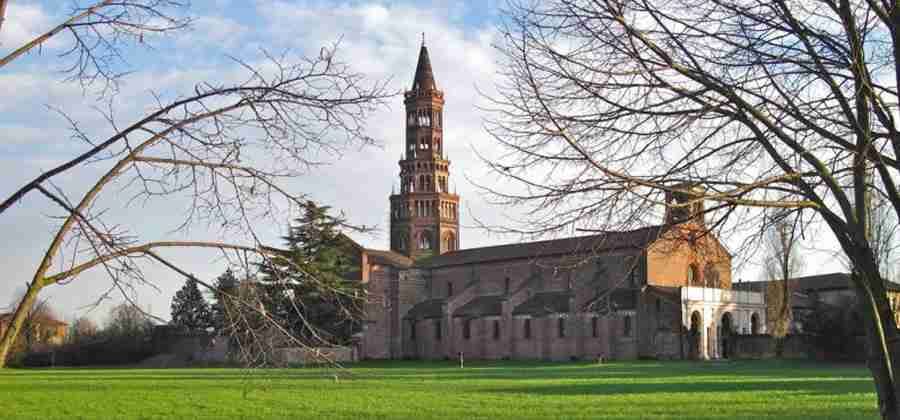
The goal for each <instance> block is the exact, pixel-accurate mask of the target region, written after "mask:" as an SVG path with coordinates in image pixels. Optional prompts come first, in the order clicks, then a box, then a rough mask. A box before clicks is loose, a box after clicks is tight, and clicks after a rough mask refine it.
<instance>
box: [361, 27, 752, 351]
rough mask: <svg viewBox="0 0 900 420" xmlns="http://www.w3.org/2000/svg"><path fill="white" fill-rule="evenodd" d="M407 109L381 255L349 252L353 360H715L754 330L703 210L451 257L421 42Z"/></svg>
mask: <svg viewBox="0 0 900 420" xmlns="http://www.w3.org/2000/svg"><path fill="white" fill-rule="evenodd" d="M404 105H405V107H406V117H405V119H406V121H405V127H406V137H405V147H404V152H403V153H404V154H403V159H402V160H401V161H400V162H399V164H400V185H401V187H400V190H399V193H397V194H394V195H391V196H390V214H391V216H390V220H391V222H390V250H375V249H366V248H362V247H359V248H358V249H359V251H360V261H361V264H362V267H361V268H362V270H361V278H360V280H361V281H363V282H364V283H366V286H367V289H368V292H369V302H368V303H367V305H366V316H365V321H364V326H363V330H362V332H361V333H360V334H358V336H357V338H358V352H359V355H360V357H361V358H364V359H400V358H420V359H444V358H456V357H458V356H459V355H460V354H462V355H463V357H465V358H466V359H506V358H509V359H544V360H570V359H594V358H598V357H602V358H610V359H635V358H638V357H657V358H718V357H727V356H728V351H729V347H728V340H729V337H731V336H733V335H735V334H752V333H761V332H763V331H762V330H763V329H764V328H765V319H764V317H765V313H766V312H765V306H764V302H763V297H762V295H761V294H760V293H753V292H750V291H738V290H732V289H731V255H730V254H729V253H728V251H727V250H726V249H725V247H723V246H722V244H721V243H719V241H718V240H717V239H716V238H715V237H714V236H713V235H712V234H711V233H709V232H707V231H706V230H705V225H704V221H703V216H702V211H703V208H702V204H696V205H695V207H694V208H692V209H690V210H687V209H685V210H687V211H682V210H680V209H682V207H678V209H679V211H675V210H672V211H668V212H667V214H666V216H665V218H664V220H661V224H660V225H658V226H648V227H645V228H642V229H638V230H633V231H622V232H606V233H602V234H598V235H592V236H581V237H571V238H564V239H555V240H548V241H538V242H528V243H516V244H508V245H499V246H490V247H483V248H470V249H460V247H459V243H460V241H459V208H458V207H459V196H458V195H456V194H453V193H451V192H450V191H449V190H448V184H449V179H450V172H451V162H450V161H449V160H447V159H446V158H445V156H446V155H445V154H444V150H443V145H444V137H443V127H444V124H445V123H446V124H452V118H450V119H448V120H445V119H444V116H443V111H444V109H443V107H444V92H443V91H442V90H441V89H439V87H438V84H437V83H436V79H435V75H434V73H433V71H432V67H431V63H430V60H429V57H428V50H427V49H426V47H425V45H424V44H423V45H422V47H421V49H420V51H419V58H418V64H417V66H416V69H415V76H414V79H413V83H412V86H411V89H410V90H409V91H407V92H406V93H405V98H404ZM450 115H452V114H450ZM451 141H452V139H451ZM668 199H669V200H684V199H686V198H685V197H678V196H675V195H673V196H671V197H668Z"/></svg>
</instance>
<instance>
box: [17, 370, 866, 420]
mask: <svg viewBox="0 0 900 420" xmlns="http://www.w3.org/2000/svg"><path fill="white" fill-rule="evenodd" d="M335 374H337V375H338V376H339V377H338V379H337V380H335ZM0 418H28V419H31V418H34V419H75V418H83V419H105V418H127V419H154V418H247V419H284V418H322V419H366V418H417V419H443V420H449V419H470V418H482V419H529V418H552V419H574V418H613V419H632V418H652V419H663V418H665V419H760V418H778V419H809V418H815V419H856V418H877V410H876V402H875V394H874V387H873V385H872V381H871V379H870V377H869V373H868V370H866V369H865V367H863V366H851V365H827V364H815V363H810V362H749V361H748V362H731V363H690V362H628V363H609V364H604V365H596V364H590V363H558V364H556V363H537V362H535V363H517V362H495V363H488V362H482V363H470V364H469V365H467V366H466V368H465V369H459V368H457V367H456V366H455V365H454V364H452V363H450V362H439V363H426V362H394V363H362V364H358V365H353V366H350V367H349V368H347V369H346V370H343V371H336V370H330V369H277V370H276V369H273V370H254V371H247V370H242V369H165V370H163V369H159V370H157V369H153V370H145V369H66V368H63V369H42V370H15V369H7V370H4V371H0Z"/></svg>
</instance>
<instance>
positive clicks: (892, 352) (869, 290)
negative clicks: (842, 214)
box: [853, 264, 900, 420]
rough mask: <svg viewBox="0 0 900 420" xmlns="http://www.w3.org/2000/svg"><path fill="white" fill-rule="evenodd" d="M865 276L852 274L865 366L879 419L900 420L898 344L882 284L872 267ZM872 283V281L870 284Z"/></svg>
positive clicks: (858, 270) (860, 271)
mask: <svg viewBox="0 0 900 420" xmlns="http://www.w3.org/2000/svg"><path fill="white" fill-rule="evenodd" d="M866 268H868V270H866V271H867V273H863V270H860V269H857V270H856V272H855V273H854V274H853V275H854V276H855V277H857V278H856V279H855V281H854V284H855V286H856V294H857V298H858V300H859V302H860V305H861V307H862V309H863V310H862V312H863V314H862V315H863V320H864V321H863V322H865V323H866V326H867V327H868V328H865V330H866V344H867V346H866V347H868V355H867V364H868V366H869V370H870V371H871V372H872V377H873V379H874V381H875V390H876V392H877V395H878V408H879V411H880V413H881V418H882V419H890V420H900V398H898V396H900V386H898V384H900V381H898V379H900V378H897V376H896V373H897V365H896V363H897V362H898V361H900V342H898V336H897V328H896V325H895V322H894V318H893V314H892V312H891V308H890V305H889V304H888V300H887V296H886V295H885V289H884V284H883V283H882V280H881V276H880V275H879V274H878V270H877V268H876V267H875V266H874V264H872V265H870V267H866ZM872 279H874V280H872Z"/></svg>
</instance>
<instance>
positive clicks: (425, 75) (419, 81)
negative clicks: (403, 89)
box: [412, 32, 437, 91]
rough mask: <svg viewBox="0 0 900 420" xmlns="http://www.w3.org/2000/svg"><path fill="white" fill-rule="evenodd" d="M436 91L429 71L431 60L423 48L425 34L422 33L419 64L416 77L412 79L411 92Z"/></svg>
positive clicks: (426, 50)
mask: <svg viewBox="0 0 900 420" xmlns="http://www.w3.org/2000/svg"><path fill="white" fill-rule="evenodd" d="M433 89H437V84H436V83H435V82H434V72H432V71H431V60H430V59H429V58H428V48H425V32H422V47H421V48H419V62H418V64H416V76H415V78H414V79H413V85H412V90H423V91H428V90H433Z"/></svg>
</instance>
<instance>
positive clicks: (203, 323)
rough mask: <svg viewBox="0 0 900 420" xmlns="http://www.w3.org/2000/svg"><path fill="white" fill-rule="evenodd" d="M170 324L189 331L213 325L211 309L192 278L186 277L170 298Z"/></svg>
mask: <svg viewBox="0 0 900 420" xmlns="http://www.w3.org/2000/svg"><path fill="white" fill-rule="evenodd" d="M171 324H172V325H175V326H179V327H184V328H186V329H188V330H190V331H206V330H207V329H208V328H209V327H212V326H213V322H212V311H211V310H210V308H209V304H208V303H207V302H206V300H205V299H203V294H201V293H200V289H199V288H197V281H196V280H194V279H193V278H188V280H187V281H186V282H185V283H184V287H182V288H181V290H179V291H178V292H177V293H175V297H174V298H173V299H172V321H171Z"/></svg>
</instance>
